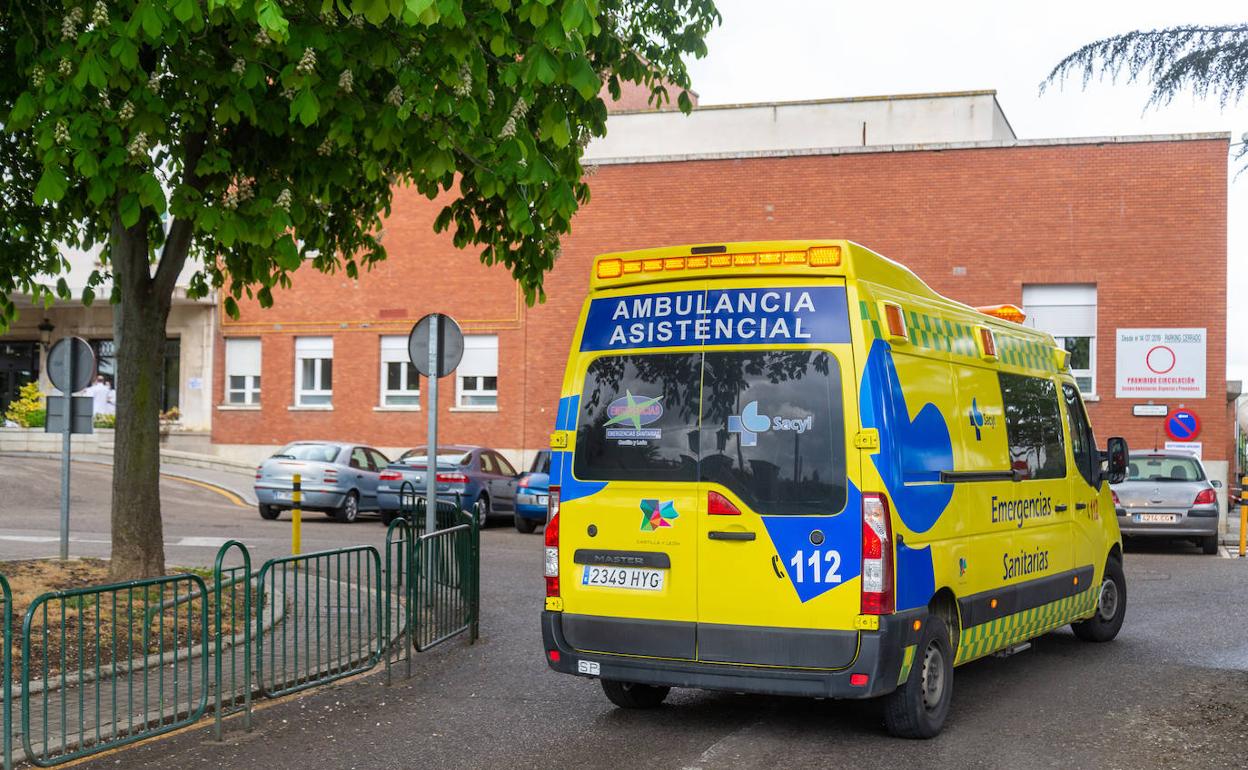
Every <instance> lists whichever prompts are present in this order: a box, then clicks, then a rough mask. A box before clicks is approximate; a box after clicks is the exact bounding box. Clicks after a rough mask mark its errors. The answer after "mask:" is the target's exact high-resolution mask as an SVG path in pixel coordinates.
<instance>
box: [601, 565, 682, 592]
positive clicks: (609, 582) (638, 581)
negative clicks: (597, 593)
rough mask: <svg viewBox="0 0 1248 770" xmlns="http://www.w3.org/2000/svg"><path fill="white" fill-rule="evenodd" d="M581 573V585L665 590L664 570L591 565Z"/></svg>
mask: <svg viewBox="0 0 1248 770" xmlns="http://www.w3.org/2000/svg"><path fill="white" fill-rule="evenodd" d="M583 569H584V571H583V572H582V573H581V585H583V586H600V587H604V588H629V589H633V590H638V591H661V590H663V570H661V569H643V568H641V567H591V566H589V565H586V566H585V567H584V568H583Z"/></svg>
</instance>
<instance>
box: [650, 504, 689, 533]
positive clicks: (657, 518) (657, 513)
mask: <svg viewBox="0 0 1248 770" xmlns="http://www.w3.org/2000/svg"><path fill="white" fill-rule="evenodd" d="M674 502H675V501H674V500H668V501H667V502H666V503H663V504H662V505H659V501H658V500H657V499H656V500H642V501H641V531H642V532H653V531H655V530H656V529H662V528H663V527H670V526H672V523H671V520H672V519H675V518H678V517H679V516H680V514H679V513H677V512H676V507H675V505H673V503H674Z"/></svg>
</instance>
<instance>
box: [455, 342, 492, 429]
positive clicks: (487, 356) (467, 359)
mask: <svg viewBox="0 0 1248 770" xmlns="http://www.w3.org/2000/svg"><path fill="white" fill-rule="evenodd" d="M490 377H492V378H493V379H494V387H493V388H486V387H485V380H486V378H490ZM469 382H471V383H472V385H473V387H471V388H466V387H465V385H466V384H468V383H469ZM481 399H490V400H489V401H488V402H487V403H481V402H480V400H481ZM455 408H456V409H459V410H463V411H473V412H497V411H498V335H497V334H465V335H464V358H463V360H462V361H460V363H459V368H458V369H456V371H455Z"/></svg>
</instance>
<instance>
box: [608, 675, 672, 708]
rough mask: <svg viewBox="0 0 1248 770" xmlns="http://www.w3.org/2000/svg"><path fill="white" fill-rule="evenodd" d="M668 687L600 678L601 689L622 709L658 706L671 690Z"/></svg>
mask: <svg viewBox="0 0 1248 770" xmlns="http://www.w3.org/2000/svg"><path fill="white" fill-rule="evenodd" d="M671 690H672V688H670V687H659V686H658V685H653V684H638V683H636V682H617V681H616V680H614V679H603V680H602V691H603V692H604V693H606V694H607V699H608V700H610V701H611V702H612V703H614V704H615V705H617V706H619V707H620V708H622V709H652V708H655V707H656V706H658V705H659V704H660V703H662V702H663V700H664V699H665V698H666V697H667V694H668V693H669V692H671Z"/></svg>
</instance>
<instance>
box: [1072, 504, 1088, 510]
mask: <svg viewBox="0 0 1248 770" xmlns="http://www.w3.org/2000/svg"><path fill="white" fill-rule="evenodd" d="M1087 507H1088V504H1087V503H1075V510H1076V511H1082V510H1083V509H1084V508H1087Z"/></svg>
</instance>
